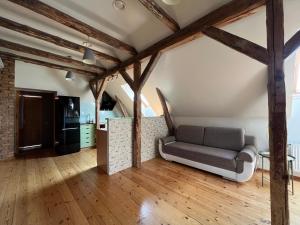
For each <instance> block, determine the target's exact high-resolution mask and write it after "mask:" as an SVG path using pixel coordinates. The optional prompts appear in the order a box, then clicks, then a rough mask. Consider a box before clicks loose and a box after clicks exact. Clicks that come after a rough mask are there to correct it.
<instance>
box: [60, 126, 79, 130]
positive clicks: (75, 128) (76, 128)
mask: <svg viewBox="0 0 300 225" xmlns="http://www.w3.org/2000/svg"><path fill="white" fill-rule="evenodd" d="M78 129H79V128H78V127H72V128H64V129H62V130H63V131H66V130H78Z"/></svg>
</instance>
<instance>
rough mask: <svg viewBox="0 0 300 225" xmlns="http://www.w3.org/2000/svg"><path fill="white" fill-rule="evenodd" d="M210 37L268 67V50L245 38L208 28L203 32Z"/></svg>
mask: <svg viewBox="0 0 300 225" xmlns="http://www.w3.org/2000/svg"><path fill="white" fill-rule="evenodd" d="M202 32H203V33H204V34H205V35H207V36H208V37H210V38H212V39H214V40H216V41H218V42H220V43H222V44H224V45H226V46H228V47H230V48H232V49H234V50H236V51H238V52H240V53H242V54H244V55H247V56H249V57H250V58H252V59H255V60H258V61H259V62H261V63H263V64H266V65H268V51H267V49H266V48H264V47H262V46H260V45H258V44H255V43H253V42H251V41H248V40H246V39H244V38H241V37H238V36H236V35H234V34H230V33H228V32H226V31H224V30H221V29H219V28H216V27H208V28H206V29H204V30H203V31H202Z"/></svg>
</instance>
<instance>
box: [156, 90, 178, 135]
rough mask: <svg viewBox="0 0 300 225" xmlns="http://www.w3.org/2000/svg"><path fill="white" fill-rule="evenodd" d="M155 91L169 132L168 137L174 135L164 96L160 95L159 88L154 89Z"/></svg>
mask: <svg viewBox="0 0 300 225" xmlns="http://www.w3.org/2000/svg"><path fill="white" fill-rule="evenodd" d="M156 91H157V94H158V97H159V100H160V103H161V106H162V109H163V112H164V117H165V120H166V124H167V127H168V130H169V135H170V136H173V135H174V134H175V126H174V124H173V120H172V117H171V115H170V112H169V109H168V105H167V102H166V99H165V97H164V95H163V94H162V92H161V91H160V90H159V88H156Z"/></svg>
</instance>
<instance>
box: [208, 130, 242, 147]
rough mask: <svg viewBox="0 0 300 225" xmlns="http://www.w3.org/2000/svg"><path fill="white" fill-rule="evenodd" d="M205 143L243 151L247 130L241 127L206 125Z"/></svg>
mask: <svg viewBox="0 0 300 225" xmlns="http://www.w3.org/2000/svg"><path fill="white" fill-rule="evenodd" d="M204 145H206V146H209V147H215V148H223V149H230V150H235V151H241V150H242V149H243V147H244V146H245V130H244V129H240V128H225V127H206V128H205V134H204Z"/></svg>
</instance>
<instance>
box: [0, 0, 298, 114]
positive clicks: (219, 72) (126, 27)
mask: <svg viewBox="0 0 300 225" xmlns="http://www.w3.org/2000/svg"><path fill="white" fill-rule="evenodd" d="M125 1H126V3H127V8H126V10H125V11H116V10H114V9H113V7H112V0H88V1H82V0H43V2H45V3H47V4H49V5H51V6H53V7H55V8H57V9H59V10H61V11H63V12H66V13H68V14H70V15H71V16H73V17H75V18H77V19H79V20H82V21H84V22H86V23H88V24H89V25H92V26H94V27H96V28H98V29H99V30H101V31H104V32H106V33H108V34H110V35H112V36H114V37H116V38H118V39H120V40H122V41H124V42H126V43H128V44H130V45H133V46H134V47H135V48H136V49H137V50H138V51H140V50H142V49H144V48H146V47H148V46H149V45H151V44H152V43H155V42H157V41H159V40H160V39H162V38H163V37H166V36H168V35H169V34H171V33H172V32H171V31H170V30H169V29H168V27H166V26H165V25H163V24H162V23H161V22H160V21H159V20H157V19H156V18H155V17H154V16H153V15H152V14H150V13H149V12H148V11H147V10H146V9H145V8H144V7H143V6H142V5H140V3H138V1H137V0H125ZM156 2H157V3H159V4H160V5H161V6H162V7H163V8H164V9H165V10H166V11H167V12H168V13H169V14H170V15H171V16H172V17H173V18H174V19H175V20H176V21H177V22H178V23H179V24H180V26H181V27H184V26H186V25H187V24H189V23H191V22H193V21H195V20H196V19H198V18H200V17H202V16H203V15H205V14H207V13H208V12H210V11H212V10H213V9H216V8H218V7H220V6H221V5H222V4H225V3H227V2H229V0H182V1H181V3H180V4H179V5H177V6H172V7H170V6H166V5H164V4H163V3H162V2H161V1H160V0H156ZM284 6H285V39H286V40H288V39H289V38H290V37H291V36H292V35H293V34H294V33H295V32H296V31H297V30H299V28H300V22H299V21H300V13H299V11H300V1H299V0H285V1H284ZM0 15H1V16H2V17H6V18H8V19H11V20H14V21H16V22H19V23H23V24H25V25H29V26H32V27H34V28H37V29H41V30H43V31H46V32H48V33H51V34H54V35H58V36H61V37H62V38H65V39H68V40H70V41H73V42H75V43H78V44H82V42H83V41H85V40H86V37H85V36H84V35H82V34H80V33H78V32H76V31H73V30H71V29H69V28H67V27H65V26H62V25H60V24H58V23H56V22H54V21H52V20H49V19H47V18H45V17H43V16H40V15H37V14H35V13H33V12H32V11H30V10H27V9H24V8H22V7H20V6H17V5H14V4H13V3H10V2H8V1H4V0H0ZM265 18H266V17H265V12H264V8H262V9H261V10H260V11H259V12H258V13H256V14H255V15H252V16H249V17H247V18H245V19H243V20H240V21H237V22H235V23H233V24H230V25H228V26H226V27H224V29H225V30H227V31H230V32H232V33H234V34H237V35H239V36H241V37H244V38H246V39H248V40H251V41H253V42H255V43H258V44H260V45H262V46H266V28H265V21H266V19H265ZM0 36H1V38H3V39H7V40H10V41H13V42H18V43H21V44H24V45H28V46H31V47H35V48H40V49H43V50H46V51H50V52H54V53H57V54H61V55H71V56H73V57H74V58H76V59H80V58H81V54H80V53H77V52H74V51H71V50H67V49H64V48H61V47H58V46H55V45H54V44H50V43H46V42H44V41H40V40H37V39H34V38H31V37H27V36H25V35H22V34H18V33H16V32H13V31H9V30H7V29H5V28H1V27H0ZM93 45H94V46H93V48H94V49H97V50H101V51H103V52H107V53H109V54H111V55H114V56H118V57H120V58H121V59H125V58H127V57H129V56H128V55H127V54H126V53H124V52H120V51H115V50H114V49H112V48H111V47H108V46H107V45H104V44H102V43H100V42H98V41H96V40H93ZM293 63H294V62H293V57H290V58H289V61H287V64H286V77H287V78H286V82H287V87H288V102H289V100H290V96H291V93H292V89H293V76H294V71H293V65H294V64H293ZM105 66H111V65H107V64H106V65H105ZM144 66H145V65H144ZM266 76H267V74H266V66H265V65H262V64H260V63H258V62H256V61H254V60H252V59H250V58H248V57H246V56H243V55H241V54H239V53H237V52H235V51H233V50H231V49H229V48H227V47H225V46H223V45H221V44H219V43H217V42H215V41H213V40H211V39H209V38H207V37H203V38H200V39H198V40H195V41H193V42H190V43H188V44H186V45H183V46H180V47H178V48H176V49H173V50H171V51H168V52H166V53H164V54H163V56H162V58H161V59H160V61H159V64H158V65H157V66H156V68H155V70H154V71H153V74H152V75H151V77H150V79H149V81H148V82H147V84H146V86H145V88H144V89H143V93H144V94H145V95H146V97H147V98H148V100H149V102H150V104H151V105H152V106H153V108H154V109H155V110H156V111H157V112H158V113H161V108H160V104H159V101H158V98H157V94H156V92H155V88H156V87H159V88H160V89H161V90H162V92H163V93H164V94H165V96H166V97H167V99H168V100H169V103H170V105H171V106H173V115H176V116H208V117H210V116H213V117H219V116H225V117H266V116H267V91H266V90H267V89H266ZM122 83H124V80H123V79H122V78H119V79H118V80H116V81H114V82H110V84H109V86H108V91H109V93H110V94H111V95H112V96H114V95H115V94H117V95H118V96H119V97H120V98H121V99H122V100H123V101H124V102H125V103H126V105H127V107H129V108H131V107H132V103H131V102H130V101H129V100H128V99H127V98H126V95H125V94H124V93H123V92H122V90H121V89H120V84H122Z"/></svg>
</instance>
